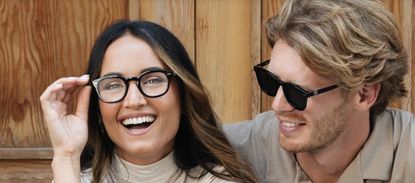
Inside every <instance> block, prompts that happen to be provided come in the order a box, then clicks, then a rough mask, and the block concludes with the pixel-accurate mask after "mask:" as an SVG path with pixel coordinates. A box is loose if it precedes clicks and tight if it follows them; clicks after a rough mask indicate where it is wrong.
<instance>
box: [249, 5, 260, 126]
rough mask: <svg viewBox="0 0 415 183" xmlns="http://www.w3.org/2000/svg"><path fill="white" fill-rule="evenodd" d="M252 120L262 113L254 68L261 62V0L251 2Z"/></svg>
mask: <svg viewBox="0 0 415 183" xmlns="http://www.w3.org/2000/svg"><path fill="white" fill-rule="evenodd" d="M251 6H252V8H251V9H252V10H251V58H250V59H251V69H250V71H249V72H250V74H251V78H252V80H251V90H252V93H251V100H252V101H251V118H252V117H254V116H256V115H257V114H258V113H260V112H261V90H260V89H259V87H258V84H257V81H256V76H255V72H254V69H253V66H254V65H256V64H258V63H260V62H261V30H262V24H261V17H262V16H261V12H262V11H261V8H262V7H261V0H252V1H251Z"/></svg>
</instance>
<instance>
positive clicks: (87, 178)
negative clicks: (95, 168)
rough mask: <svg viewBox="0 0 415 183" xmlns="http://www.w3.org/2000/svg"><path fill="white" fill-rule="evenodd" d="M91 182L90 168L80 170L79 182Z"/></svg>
mask: <svg viewBox="0 0 415 183" xmlns="http://www.w3.org/2000/svg"><path fill="white" fill-rule="evenodd" d="M87 182H88V183H89V182H92V168H88V169H86V170H83V171H81V183H87Z"/></svg>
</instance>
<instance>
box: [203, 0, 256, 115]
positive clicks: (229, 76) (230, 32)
mask: <svg viewBox="0 0 415 183" xmlns="http://www.w3.org/2000/svg"><path fill="white" fill-rule="evenodd" d="M251 11H252V3H251V1H249V0H238V1H237V0H228V1H222V0H200V1H197V3H196V43H197V44H196V61H197V62H196V66H197V69H198V71H199V73H200V75H201V78H202V82H203V83H204V85H205V86H206V87H207V90H208V91H209V93H210V96H211V99H212V101H213V106H214V108H215V110H216V112H217V113H218V115H219V117H221V119H222V120H223V121H225V122H231V121H238V120H245V119H250V118H251V113H252V111H251V104H252V94H253V91H252V90H253V89H252V86H251V83H252V75H251V70H252V61H251V54H252V53H251V51H252V50H251V46H250V44H251V41H252V34H251V24H252V22H251V21H252V17H251V16H252V14H251Z"/></svg>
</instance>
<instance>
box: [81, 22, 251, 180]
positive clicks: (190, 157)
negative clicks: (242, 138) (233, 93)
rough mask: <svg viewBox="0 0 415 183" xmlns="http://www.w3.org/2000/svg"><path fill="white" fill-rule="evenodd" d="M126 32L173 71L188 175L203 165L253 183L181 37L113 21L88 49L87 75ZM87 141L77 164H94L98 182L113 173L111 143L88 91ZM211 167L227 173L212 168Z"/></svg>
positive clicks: (179, 154)
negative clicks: (220, 120)
mask: <svg viewBox="0 0 415 183" xmlns="http://www.w3.org/2000/svg"><path fill="white" fill-rule="evenodd" d="M126 34H130V35H132V36H134V37H137V38H139V39H142V40H143V41H145V42H146V43H147V44H148V45H149V46H150V47H151V48H152V49H153V51H154V52H155V53H156V55H157V56H158V57H159V58H160V60H161V61H162V62H163V63H164V64H166V65H167V67H168V68H169V69H170V70H172V71H173V72H174V73H175V74H176V76H177V77H176V80H175V81H177V82H178V86H179V91H180V100H181V105H182V106H181V112H182V114H181V117H180V125H179V130H178V132H177V134H176V138H175V143H174V158H175V162H176V164H177V166H178V167H179V168H180V169H181V170H183V171H185V172H186V173H187V175H190V169H192V168H194V167H196V166H201V167H202V168H203V169H204V170H205V171H204V173H203V174H201V175H199V176H203V175H205V174H206V173H207V172H209V173H211V174H213V175H215V176H217V177H220V178H223V179H227V180H233V181H236V182H257V179H256V177H255V174H254V173H253V171H252V170H251V169H250V168H249V167H248V166H247V164H246V163H245V161H243V160H242V159H241V158H240V156H238V155H237V154H236V153H235V151H234V150H233V149H232V147H231V145H230V143H229V142H228V140H227V139H226V137H225V135H224V133H223V131H222V128H221V125H220V124H219V120H218V118H217V116H216V114H215V112H214V110H213V109H212V107H211V105H210V102H209V99H208V97H207V94H206V92H205V89H204V88H203V86H202V84H201V82H200V79H199V76H198V74H197V72H196V70H195V68H194V66H193V64H192V62H191V60H190V58H189V56H188V54H187V52H186V50H185V49H184V47H183V45H182V44H181V43H180V41H179V40H178V39H177V38H176V37H175V36H174V35H173V34H172V33H171V32H170V31H168V30H167V29H165V28H163V27H162V26H160V25H157V24H155V23H151V22H147V21H129V20H122V21H117V22H115V23H113V24H111V25H110V26H109V27H107V28H106V29H105V30H104V32H103V33H102V34H101V35H100V36H99V37H98V39H97V40H96V42H95V45H94V47H93V49H92V51H91V55H90V58H89V65H88V69H87V74H89V75H90V76H91V77H90V78H91V79H90V80H91V81H92V80H94V79H96V78H98V77H99V74H100V72H101V66H102V63H103V58H104V54H105V51H106V49H107V48H108V46H109V45H110V44H111V43H112V42H114V41H115V40H117V39H118V38H120V37H122V36H124V35H126ZM88 127H89V129H88V133H89V139H88V144H87V146H86V147H85V149H84V151H83V152H82V156H81V168H82V169H83V170H85V169H86V168H92V176H93V182H101V181H102V180H103V178H104V177H105V176H113V175H111V171H110V169H111V166H110V165H111V163H112V160H113V157H114V153H115V152H114V150H115V146H116V145H115V144H114V143H113V142H112V141H111V139H110V138H109V136H108V134H107V133H106V131H105V129H104V127H103V124H102V121H101V117H100V111H99V107H98V96H97V94H96V92H91V98H90V105H89V117H88ZM215 165H220V166H223V167H224V168H225V170H226V172H220V171H215V170H213V169H212V168H213V167H214V166H215Z"/></svg>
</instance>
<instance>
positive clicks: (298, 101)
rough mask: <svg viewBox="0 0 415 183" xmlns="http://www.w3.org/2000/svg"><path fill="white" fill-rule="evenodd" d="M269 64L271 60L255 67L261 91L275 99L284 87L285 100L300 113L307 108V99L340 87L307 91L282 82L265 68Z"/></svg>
mask: <svg viewBox="0 0 415 183" xmlns="http://www.w3.org/2000/svg"><path fill="white" fill-rule="evenodd" d="M268 64H269V60H267V61H264V62H262V63H260V64H258V65H255V66H254V70H255V74H256V77H257V80H258V84H259V87H260V88H261V90H262V91H263V92H264V93H265V94H267V95H269V96H271V97H275V95H277V91H278V88H279V87H280V86H282V90H283V92H284V96H285V98H286V99H287V102H288V103H289V104H290V105H291V106H292V107H293V108H294V109H297V110H300V111H303V110H304V109H305V108H306V107H307V99H308V98H309V97H312V96H316V95H319V94H322V93H324V92H328V91H330V90H333V89H335V88H338V87H339V86H338V85H336V84H334V85H331V86H328V87H325V88H321V89H318V90H314V91H307V90H305V89H303V88H301V87H300V86H298V85H296V84H293V83H286V82H284V81H281V80H280V79H279V78H278V77H277V76H275V75H274V74H273V73H271V72H270V71H268V70H266V69H264V68H263V67H264V66H266V65H268Z"/></svg>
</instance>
